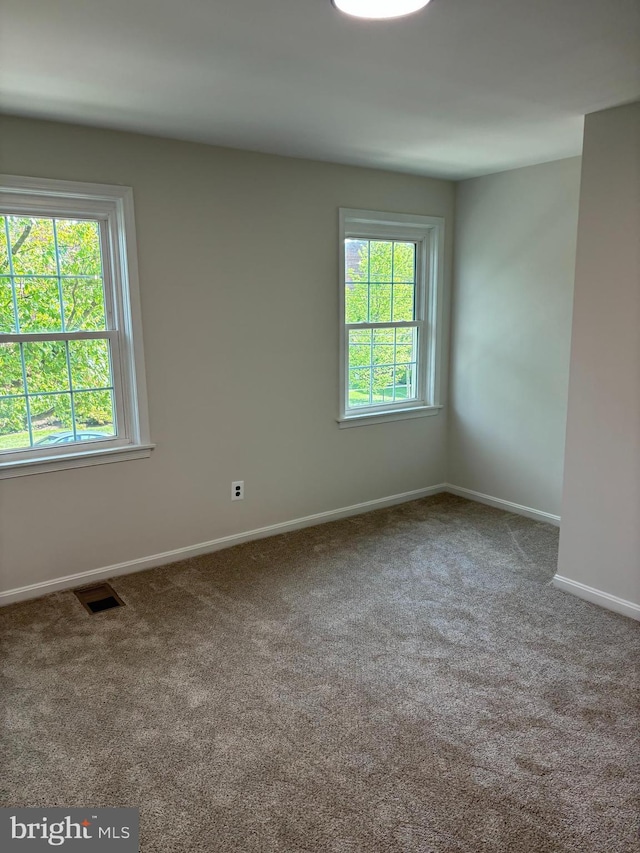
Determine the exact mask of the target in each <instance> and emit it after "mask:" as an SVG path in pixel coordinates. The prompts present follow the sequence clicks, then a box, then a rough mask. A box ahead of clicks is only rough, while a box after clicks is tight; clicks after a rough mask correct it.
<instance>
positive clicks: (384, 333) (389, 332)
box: [373, 329, 396, 346]
mask: <svg viewBox="0 0 640 853" xmlns="http://www.w3.org/2000/svg"><path fill="white" fill-rule="evenodd" d="M395 339H396V336H395V329H374V330H373V343H374V346H375V345H377V344H393V343H394V342H395Z"/></svg>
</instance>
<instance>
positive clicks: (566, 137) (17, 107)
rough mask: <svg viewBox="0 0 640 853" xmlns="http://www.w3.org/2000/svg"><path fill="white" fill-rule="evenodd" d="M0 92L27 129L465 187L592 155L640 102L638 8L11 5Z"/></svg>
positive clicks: (437, 1)
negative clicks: (589, 134)
mask: <svg viewBox="0 0 640 853" xmlns="http://www.w3.org/2000/svg"><path fill="white" fill-rule="evenodd" d="M2 8H3V11H2V20H1V24H2V36H1V37H0V38H1V41H0V96H1V97H2V104H3V110H4V111H5V112H8V113H14V114H19V115H26V116H35V117H41V118H51V119H59V120H62V121H73V122H78V123H82V124H91V125H98V126H103V127H113V128H122V129H126V130H136V131H142V132H145V133H153V134H158V135H161V136H169V137H175V138H179V139H191V140H196V141H202V142H211V143H215V144H219V145H226V146H232V147H235V148H246V149H252V150H257V151H267V152H273V153H278V154H286V155H291V156H295V157H311V158H315V159H321V160H330V161H335V162H340V163H355V164H360V165H369V166H376V167H383V168H390V169H397V170H401V171H407V172H414V173H417V174H424V175H437V176H442V177H449V178H464V177H469V176H472V175H479V174H486V173H489V172H496V171H500V170H503V169H510V168H515V167H517V166H522V165H527V164H530V163H539V162H544V161H546V160H554V159H557V158H561V157H569V156H572V155H574V154H578V153H580V147H581V132H582V116H583V115H584V114H586V113H589V112H593V111H595V110H600V109H604V108H606V107H610V106H615V105H617V104H620V103H624V102H627V101H631V100H636V99H638V98H640V2H638V0H432V2H431V3H430V4H429V5H428V6H427V8H426V9H424V10H423V11H422V12H419V13H418V14H416V15H413V16H411V17H408V18H405V19H401V20H395V21H387V22H364V21H358V20H356V19H353V18H348V17H345V16H343V15H341V14H340V13H339V12H337V11H336V9H334V7H333V6H332V5H331V3H330V0H55V2H53V0H2Z"/></svg>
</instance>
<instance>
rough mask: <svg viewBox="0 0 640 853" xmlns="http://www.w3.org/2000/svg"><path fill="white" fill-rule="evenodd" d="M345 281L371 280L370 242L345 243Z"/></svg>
mask: <svg viewBox="0 0 640 853" xmlns="http://www.w3.org/2000/svg"><path fill="white" fill-rule="evenodd" d="M344 265H345V281H347V282H350V281H367V280H368V278H369V241H368V240H350V239H347V240H345V241H344Z"/></svg>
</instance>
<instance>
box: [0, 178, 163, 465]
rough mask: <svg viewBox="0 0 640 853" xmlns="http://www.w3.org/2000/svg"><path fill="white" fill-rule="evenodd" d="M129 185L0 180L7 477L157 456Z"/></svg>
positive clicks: (2, 437) (1, 430)
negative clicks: (150, 419)
mask: <svg viewBox="0 0 640 853" xmlns="http://www.w3.org/2000/svg"><path fill="white" fill-rule="evenodd" d="M151 447H152V445H150V444H149V434H148V420H147V412H146V392H145V383H144V364H143V358H142V339H141V328H140V311H139V304H138V291H137V267H136V256H135V230H134V222H133V200H132V192H131V190H130V189H129V188H128V187H111V186H103V185H98V184H77V183H69V182H66V181H47V180H39V179H32V178H16V177H7V176H4V177H3V178H2V179H0V477H8V476H19V475H21V474H31V473H39V472H41V471H48V470H54V469H56V468H69V467H77V466H81V465H88V464H90V465H93V464H99V463H102V462H113V461H119V460H123V459H132V458H136V457H137V456H148V455H149V453H150V451H151Z"/></svg>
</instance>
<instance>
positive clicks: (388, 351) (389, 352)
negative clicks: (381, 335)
mask: <svg viewBox="0 0 640 853" xmlns="http://www.w3.org/2000/svg"><path fill="white" fill-rule="evenodd" d="M393 357H394V347H393V344H378V346H375V347H374V348H373V363H374V364H391V365H393Z"/></svg>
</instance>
